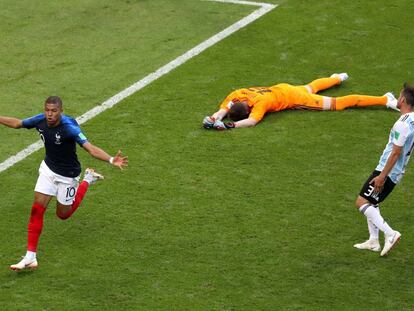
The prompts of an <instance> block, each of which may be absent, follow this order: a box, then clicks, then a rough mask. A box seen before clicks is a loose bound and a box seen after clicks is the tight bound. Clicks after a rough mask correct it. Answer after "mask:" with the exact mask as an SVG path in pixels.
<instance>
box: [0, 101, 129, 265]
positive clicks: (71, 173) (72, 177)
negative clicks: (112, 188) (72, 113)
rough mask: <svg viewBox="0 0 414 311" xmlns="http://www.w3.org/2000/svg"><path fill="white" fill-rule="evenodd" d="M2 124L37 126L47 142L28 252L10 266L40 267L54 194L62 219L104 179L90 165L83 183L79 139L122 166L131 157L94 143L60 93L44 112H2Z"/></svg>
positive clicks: (88, 148)
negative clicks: (46, 219)
mask: <svg viewBox="0 0 414 311" xmlns="http://www.w3.org/2000/svg"><path fill="white" fill-rule="evenodd" d="M0 124H3V125H5V126H8V127H11V128H15V129H19V128H27V129H31V128H36V130H37V131H38V132H39V135H40V137H41V139H42V140H43V142H44V144H45V149H46V156H45V159H44V161H42V163H41V164H40V168H39V177H38V180H37V183H36V186H35V190H34V191H35V195H34V202H33V205H32V210H31V214H30V219H29V224H28V228H27V233H28V234H27V252H26V255H25V256H24V257H23V259H22V260H21V261H20V262H18V263H17V264H14V265H11V266H10V269H12V270H16V271H19V270H22V269H25V268H30V269H36V268H37V266H38V263H37V258H36V249H37V244H38V242H39V237H40V234H41V232H42V228H43V216H44V213H45V211H46V208H47V206H48V204H49V202H50V200H51V199H52V197H56V199H57V205H56V215H57V216H58V217H59V218H60V219H68V218H69V217H70V216H72V214H73V213H74V212H75V211H76V209H77V208H78V207H79V205H80V204H81V202H82V200H83V198H84V196H85V194H86V191H87V190H88V187H89V185H90V184H93V183H94V182H96V181H98V180H100V179H103V176H102V175H100V174H98V173H96V172H95V171H94V170H93V169H90V168H88V169H86V170H85V175H84V179H83V181H82V182H81V183H80V184H79V179H80V173H81V166H80V163H79V161H78V157H77V155H76V143H78V144H79V145H80V146H82V147H83V149H85V150H86V151H87V152H88V153H89V154H90V155H91V156H92V157H94V158H96V159H99V160H102V161H107V162H109V163H110V164H112V165H113V166H116V167H118V168H120V169H123V168H124V167H125V166H127V165H128V158H127V157H124V156H122V155H121V151H118V153H117V154H116V155H115V156H114V157H111V156H110V155H109V154H107V153H106V152H105V151H104V150H102V149H101V148H99V147H97V146H94V145H92V144H91V143H90V142H89V141H88V139H87V138H86V136H85V135H84V134H83V133H82V131H81V129H80V127H79V125H78V123H77V122H76V120H75V119H73V118H71V117H69V116H66V115H64V114H63V107H62V100H61V99H60V98H59V97H58V96H51V97H49V98H47V99H46V101H45V104H44V113H42V114H39V115H36V116H34V117H31V118H28V119H24V120H20V119H16V118H9V117H2V116H0Z"/></svg>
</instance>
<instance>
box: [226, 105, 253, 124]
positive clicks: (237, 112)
mask: <svg viewBox="0 0 414 311" xmlns="http://www.w3.org/2000/svg"><path fill="white" fill-rule="evenodd" d="M249 114H250V108H249V106H248V105H247V103H246V102H237V103H234V104H233V105H232V106H231V107H230V110H229V118H230V120H232V121H234V122H236V121H240V120H243V119H247V118H248V116H249Z"/></svg>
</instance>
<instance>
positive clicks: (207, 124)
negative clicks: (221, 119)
mask: <svg viewBox="0 0 414 311" xmlns="http://www.w3.org/2000/svg"><path fill="white" fill-rule="evenodd" d="M214 122H216V119H214V118H213V117H209V116H207V117H205V118H204V119H203V127H204V128H205V129H212V128H213V126H214Z"/></svg>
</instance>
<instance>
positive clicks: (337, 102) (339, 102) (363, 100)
mask: <svg viewBox="0 0 414 311" xmlns="http://www.w3.org/2000/svg"><path fill="white" fill-rule="evenodd" d="M386 104H387V97H386V96H368V95H348V96H343V97H337V98H332V105H333V108H334V109H332V110H344V109H345V108H349V107H367V106H385V105H386Z"/></svg>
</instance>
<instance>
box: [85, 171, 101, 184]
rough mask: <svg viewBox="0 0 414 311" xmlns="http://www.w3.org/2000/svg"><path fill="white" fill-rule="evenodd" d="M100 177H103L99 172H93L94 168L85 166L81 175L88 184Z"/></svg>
mask: <svg viewBox="0 0 414 311" xmlns="http://www.w3.org/2000/svg"><path fill="white" fill-rule="evenodd" d="M102 179H104V177H103V176H102V175H101V174H99V173H97V172H95V170H94V169H92V168H87V169H86V170H85V175H84V176H83V180H84V181H86V182H87V183H88V184H90V185H91V184H94V183H96V182H97V181H98V180H102Z"/></svg>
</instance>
